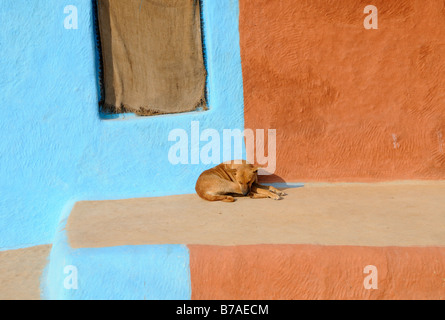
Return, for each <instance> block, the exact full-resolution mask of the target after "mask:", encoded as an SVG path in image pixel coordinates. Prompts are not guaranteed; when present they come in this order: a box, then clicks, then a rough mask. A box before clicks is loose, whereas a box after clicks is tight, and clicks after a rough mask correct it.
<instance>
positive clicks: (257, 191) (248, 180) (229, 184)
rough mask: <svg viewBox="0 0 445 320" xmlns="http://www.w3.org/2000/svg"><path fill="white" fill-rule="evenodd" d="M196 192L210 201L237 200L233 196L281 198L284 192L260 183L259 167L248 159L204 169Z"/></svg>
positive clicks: (197, 183)
mask: <svg viewBox="0 0 445 320" xmlns="http://www.w3.org/2000/svg"><path fill="white" fill-rule="evenodd" d="M195 190H196V193H197V194H198V195H199V196H200V197H201V198H203V199H205V200H209V201H225V202H233V201H235V199H234V197H233V196H249V197H251V198H272V199H275V200H279V199H281V196H284V195H286V194H285V193H284V192H282V191H280V190H278V189H276V188H274V187H272V186H263V185H260V184H259V183H258V167H256V166H254V165H252V164H250V163H248V162H247V161H246V160H232V161H227V162H223V163H221V164H219V165H217V166H216V167H214V168H211V169H209V170H206V171H204V172H203V173H202V174H201V175H200V176H199V178H198V181H197V182H196V187H195Z"/></svg>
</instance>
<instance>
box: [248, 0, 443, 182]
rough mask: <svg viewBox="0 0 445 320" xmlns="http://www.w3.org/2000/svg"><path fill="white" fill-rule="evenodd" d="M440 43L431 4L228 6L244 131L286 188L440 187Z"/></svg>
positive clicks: (262, 1)
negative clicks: (235, 22)
mask: <svg viewBox="0 0 445 320" xmlns="http://www.w3.org/2000/svg"><path fill="white" fill-rule="evenodd" d="M369 4H373V5H375V6H376V7H377V8H378V10H379V16H378V17H379V20H378V21H379V25H378V26H379V29H378V30H366V29H365V28H364V26H363V21H364V18H365V17H366V14H364V13H363V10H364V8H365V6H367V5H369ZM444 36H445V7H444V2H443V1H442V0H429V1H425V0H375V1H369V0H364V1H362V0H342V1H326V0H312V1H301V0H280V1H278V0H275V1H273V0H256V1H252V0H240V42H241V57H242V68H243V81H244V100H245V127H246V128H250V129H256V128H260V129H276V130H277V170H276V174H277V175H278V176H280V177H281V178H283V179H285V180H288V181H316V180H322V181H375V180H397V179H444V178H445V40H444V39H445V38H444Z"/></svg>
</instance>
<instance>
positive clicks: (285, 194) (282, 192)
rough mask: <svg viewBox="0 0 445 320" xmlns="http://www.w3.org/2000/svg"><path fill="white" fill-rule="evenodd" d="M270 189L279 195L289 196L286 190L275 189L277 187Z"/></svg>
mask: <svg viewBox="0 0 445 320" xmlns="http://www.w3.org/2000/svg"><path fill="white" fill-rule="evenodd" d="M270 191H271V192H273V193H275V194H277V195H279V196H287V193H286V192H284V191H280V190H278V189H275V188H273V189H270Z"/></svg>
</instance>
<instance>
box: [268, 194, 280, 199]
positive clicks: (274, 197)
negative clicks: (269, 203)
mask: <svg viewBox="0 0 445 320" xmlns="http://www.w3.org/2000/svg"><path fill="white" fill-rule="evenodd" d="M271 199H274V200H281V199H283V198H281V197H280V196H279V195H278V194H274V195H272V196H271Z"/></svg>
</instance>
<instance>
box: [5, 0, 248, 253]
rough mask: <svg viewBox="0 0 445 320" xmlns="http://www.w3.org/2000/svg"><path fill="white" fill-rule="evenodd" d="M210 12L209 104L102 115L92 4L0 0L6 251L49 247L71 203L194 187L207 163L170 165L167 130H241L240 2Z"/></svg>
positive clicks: (211, 5)
mask: <svg viewBox="0 0 445 320" xmlns="http://www.w3.org/2000/svg"><path fill="white" fill-rule="evenodd" d="M67 5H74V6H76V7H77V8H78V15H79V16H78V18H79V21H78V26H79V28H78V29H77V30H67V29H65V28H64V20H65V17H66V14H64V8H65V6H67ZM203 16H204V17H203V18H204V36H205V47H206V57H207V69H208V100H209V101H208V104H209V106H210V110H209V111H206V112H194V113H189V114H180V115H171V116H169V115H168V116H159V117H145V118H134V117H133V118H131V117H130V118H126V119H117V120H104V119H102V118H101V117H100V116H99V111H98V99H99V98H98V87H97V61H96V48H95V42H94V25H93V12H92V2H91V0H69V1H61V0H34V1H27V0H3V1H2V3H1V6H0V21H1V24H2V28H1V30H0V48H1V50H0V102H1V106H0V137H1V138H0V193H1V195H0V250H6V249H13V248H20V247H26V246H32V245H39V244H47V243H52V241H53V239H54V235H55V231H56V228H57V225H58V223H59V220H60V218H61V214H62V209H63V208H64V206H66V204H67V203H72V202H74V201H79V200H102V199H120V198H129V197H146V196H160V195H171V194H181V193H192V192H194V184H195V181H196V179H197V177H198V176H199V174H200V173H201V172H202V171H203V170H204V169H206V168H207V167H209V166H208V165H207V166H206V165H202V164H198V165H192V164H190V165H176V166H175V165H172V164H170V162H169V161H168V151H169V149H170V147H171V146H172V144H173V143H172V142H169V141H168V134H169V132H170V131H171V130H173V129H177V128H181V129H184V130H186V131H187V132H190V127H191V122H192V121H199V122H200V129H201V130H204V129H206V128H213V129H216V130H218V132H221V135H222V130H223V129H225V128H228V129H237V128H238V129H241V130H242V129H243V128H244V113H243V108H244V107H243V90H242V74H241V59H240V52H239V51H240V49H239V33H238V1H236V0H224V1H222V0H219V1H214V0H204V1H203Z"/></svg>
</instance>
